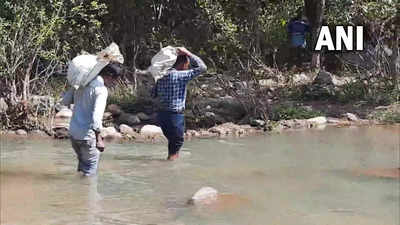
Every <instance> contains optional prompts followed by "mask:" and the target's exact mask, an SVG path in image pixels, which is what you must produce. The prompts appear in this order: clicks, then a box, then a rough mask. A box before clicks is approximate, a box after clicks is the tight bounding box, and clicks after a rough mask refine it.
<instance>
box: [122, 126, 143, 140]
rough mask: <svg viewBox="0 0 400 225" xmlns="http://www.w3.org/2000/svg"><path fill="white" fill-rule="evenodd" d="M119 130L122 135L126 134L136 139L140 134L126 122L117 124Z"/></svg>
mask: <svg viewBox="0 0 400 225" xmlns="http://www.w3.org/2000/svg"><path fill="white" fill-rule="evenodd" d="M119 131H120V133H121V134H122V135H124V136H126V137H128V138H134V139H137V138H139V136H140V135H139V133H137V132H135V130H134V129H133V128H132V127H130V126H128V125H126V124H121V125H120V126H119Z"/></svg>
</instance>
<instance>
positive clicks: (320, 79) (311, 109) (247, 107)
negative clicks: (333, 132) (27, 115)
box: [0, 68, 400, 143]
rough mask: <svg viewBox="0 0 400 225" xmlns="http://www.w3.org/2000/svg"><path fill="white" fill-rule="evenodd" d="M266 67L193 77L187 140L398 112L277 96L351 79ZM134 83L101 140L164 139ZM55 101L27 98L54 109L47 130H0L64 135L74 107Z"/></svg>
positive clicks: (111, 112) (143, 88)
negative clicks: (247, 77) (257, 72)
mask: <svg viewBox="0 0 400 225" xmlns="http://www.w3.org/2000/svg"><path fill="white" fill-rule="evenodd" d="M267 69H268V70H267ZM267 69H266V70H267V71H264V72H263V73H264V74H267V76H266V79H263V80H258V81H257V82H255V81H249V82H244V81H240V80H236V79H234V78H232V77H221V76H218V75H215V74H206V75H204V76H201V77H199V78H198V79H197V80H195V81H194V87H191V90H190V91H189V96H188V104H187V105H188V107H187V110H186V111H185V118H186V128H187V130H186V132H185V137H186V139H191V138H210V137H243V136H249V135H258V134H263V133H265V132H281V131H284V130H292V129H306V128H312V129H322V128H323V127H325V126H338V127H343V126H353V125H357V126H359V125H372V124H380V123H382V122H381V121H382V120H379V115H383V114H384V113H383V112H386V111H390V112H395V113H400V107H399V105H398V104H397V105H396V104H395V105H393V106H379V107H376V106H371V105H369V104H367V103H365V102H357V103H347V104H344V103H339V102H335V101H329V100H319V101H318V100H314V101H300V100H299V101H293V100H288V99H287V98H282V96H280V95H279V93H280V92H282V90H283V91H286V90H287V89H289V90H290V89H291V88H297V87H302V90H303V94H304V95H307V96H321V95H324V96H326V95H331V96H334V95H340V93H341V91H342V87H343V86H344V85H346V84H349V83H351V82H354V81H353V79H352V78H350V77H338V76H336V75H333V74H331V73H328V72H326V71H320V72H319V73H317V74H313V73H305V72H300V73H298V74H294V75H293V76H291V77H289V78H288V77H283V76H282V75H280V74H279V73H278V71H274V70H272V69H269V68H267ZM268 74H270V75H269V76H268ZM138 84H139V86H138V87H139V89H138V93H139V94H140V96H141V97H140V98H138V99H137V101H136V102H134V103H129V104H125V105H117V104H110V105H108V107H107V109H106V112H105V113H104V118H103V121H104V124H103V125H104V128H103V129H102V132H101V134H102V136H103V137H104V138H105V139H107V140H130V141H136V142H150V143H157V142H165V141H166V139H165V137H164V136H163V135H162V131H161V129H160V127H159V126H158V124H157V121H156V113H155V112H156V111H157V103H155V102H153V101H152V100H151V99H150V98H149V96H147V95H148V90H149V89H150V88H151V85H152V84H151V80H150V81H149V80H147V81H146V78H145V77H143V78H141V79H139V80H138ZM55 102H56V101H55V99H54V98H52V97H46V96H33V97H32V99H31V105H32V107H34V108H35V109H36V111H44V112H46V111H49V108H52V109H54V108H55V109H56V113H53V115H51V116H50V119H49V118H47V119H49V120H50V122H46V124H49V125H48V126H47V127H46V129H45V130H46V132H44V131H40V130H31V131H27V130H24V129H15V130H11V131H2V134H3V135H17V136H39V137H46V136H52V137H54V138H68V126H69V121H70V119H71V117H72V110H71V109H69V108H66V107H60V106H57V105H56V104H55ZM8 108H9V107H8V106H7V103H6V102H5V101H4V99H3V98H0V112H1V113H8V111H7V110H8ZM370 115H374V116H372V117H371V116H370ZM396 115H397V114H396ZM265 118H268V119H265ZM377 118H378V119H377Z"/></svg>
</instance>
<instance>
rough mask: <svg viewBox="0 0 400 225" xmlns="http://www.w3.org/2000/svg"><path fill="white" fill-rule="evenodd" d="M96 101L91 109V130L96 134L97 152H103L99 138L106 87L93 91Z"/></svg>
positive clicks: (105, 102)
mask: <svg viewBox="0 0 400 225" xmlns="http://www.w3.org/2000/svg"><path fill="white" fill-rule="evenodd" d="M95 94H96V101H95V104H94V109H93V124H92V129H93V130H94V132H95V134H96V147H97V148H98V149H99V151H101V152H102V151H104V148H105V146H104V143H103V138H102V137H101V136H100V130H101V128H102V127H103V114H104V110H105V109H106V105H107V96H108V91H107V88H106V87H98V88H96V89H95Z"/></svg>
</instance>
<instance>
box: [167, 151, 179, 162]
mask: <svg viewBox="0 0 400 225" xmlns="http://www.w3.org/2000/svg"><path fill="white" fill-rule="evenodd" d="M178 158H179V153H176V154H174V155H169V156H168V158H167V160H169V161H174V160H177V159H178Z"/></svg>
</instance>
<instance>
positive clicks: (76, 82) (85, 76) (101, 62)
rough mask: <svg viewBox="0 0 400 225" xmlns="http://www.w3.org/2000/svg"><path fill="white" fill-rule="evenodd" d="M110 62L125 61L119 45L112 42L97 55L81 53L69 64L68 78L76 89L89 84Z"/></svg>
mask: <svg viewBox="0 0 400 225" xmlns="http://www.w3.org/2000/svg"><path fill="white" fill-rule="evenodd" d="M110 62H118V63H121V64H122V63H124V57H123V56H122V54H121V52H120V51H119V48H118V45H117V44H115V43H112V44H111V45H110V46H108V47H107V48H106V49H104V50H103V51H101V52H99V53H97V55H91V54H86V55H79V56H77V57H75V58H73V59H72V61H71V62H70V64H69V66H68V72H67V79H68V82H69V84H70V85H71V86H73V87H74V88H75V89H78V88H79V87H84V86H86V85H87V84H89V82H90V81H92V80H93V79H94V78H95V77H96V76H97V75H98V74H99V73H100V71H101V70H102V69H103V68H104V67H105V66H107V65H108V64H109V63H110Z"/></svg>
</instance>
